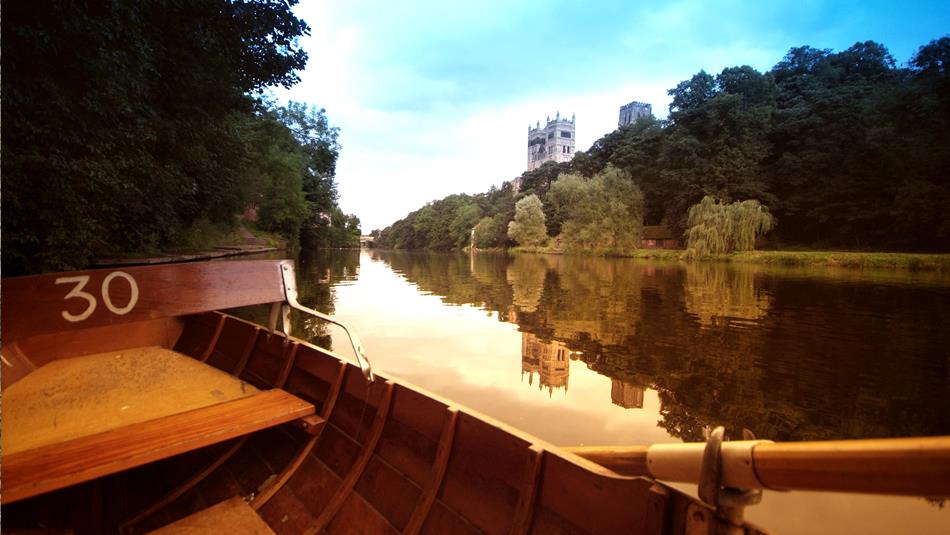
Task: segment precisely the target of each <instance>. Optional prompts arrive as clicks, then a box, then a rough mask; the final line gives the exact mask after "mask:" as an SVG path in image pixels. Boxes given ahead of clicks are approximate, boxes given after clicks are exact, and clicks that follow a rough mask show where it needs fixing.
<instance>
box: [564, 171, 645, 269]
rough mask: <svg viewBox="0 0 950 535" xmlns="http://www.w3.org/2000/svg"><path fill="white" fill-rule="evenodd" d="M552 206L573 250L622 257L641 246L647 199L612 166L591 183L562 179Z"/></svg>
mask: <svg viewBox="0 0 950 535" xmlns="http://www.w3.org/2000/svg"><path fill="white" fill-rule="evenodd" d="M548 202H549V204H550V205H551V206H552V208H551V212H552V213H553V214H554V216H555V217H557V218H558V222H557V224H558V225H559V226H560V227H561V232H560V236H561V239H562V241H563V242H564V243H565V245H566V246H567V248H568V249H569V250H570V249H590V250H595V251H601V252H612V253H622V252H627V251H631V250H633V249H636V248H637V247H638V246H639V243H640V234H641V229H642V227H643V225H642V224H641V221H642V220H643V195H642V194H641V193H640V190H639V188H637V185H636V184H634V183H633V181H631V180H630V177H629V176H628V175H627V174H626V173H625V172H623V171H620V170H619V169H617V168H615V167H613V166H612V165H608V166H607V167H606V168H605V169H604V170H603V171H601V172H600V173H597V174H596V175H594V177H593V178H591V179H590V180H584V179H583V178H581V177H580V176H578V175H570V174H566V175H561V176H560V178H558V179H557V181H556V182H555V183H554V184H553V185H552V186H551V192H550V194H548Z"/></svg>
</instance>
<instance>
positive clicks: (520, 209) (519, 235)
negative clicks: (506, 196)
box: [508, 195, 547, 245]
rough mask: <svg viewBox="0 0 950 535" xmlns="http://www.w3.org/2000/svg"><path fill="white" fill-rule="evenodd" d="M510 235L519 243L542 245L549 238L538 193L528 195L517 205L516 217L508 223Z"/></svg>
mask: <svg viewBox="0 0 950 535" xmlns="http://www.w3.org/2000/svg"><path fill="white" fill-rule="evenodd" d="M508 237H509V238H511V239H513V240H515V241H516V242H518V244H519V245H540V244H541V243H543V242H544V240H545V239H547V233H546V231H545V227H544V211H543V210H542V208H541V199H539V198H538V196H537V195H528V196H527V197H525V198H523V199H521V200H520V201H518V204H516V205H515V219H514V221H512V222H511V223H508Z"/></svg>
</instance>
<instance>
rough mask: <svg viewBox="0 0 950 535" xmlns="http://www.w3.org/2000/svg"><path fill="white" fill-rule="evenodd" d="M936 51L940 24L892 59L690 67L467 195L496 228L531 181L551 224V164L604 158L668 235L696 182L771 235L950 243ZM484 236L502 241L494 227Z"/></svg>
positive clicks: (587, 166)
mask: <svg viewBox="0 0 950 535" xmlns="http://www.w3.org/2000/svg"><path fill="white" fill-rule="evenodd" d="M947 65H950V37H942V38H940V39H937V40H934V41H932V42H930V43H928V44H926V45H924V46H922V47H920V49H919V50H918V51H917V53H916V54H914V56H913V57H912V58H910V60H909V62H908V63H907V64H906V65H903V66H899V65H898V64H897V62H896V61H895V60H894V58H893V57H892V56H891V55H890V53H889V52H888V51H887V49H886V48H885V47H884V46H882V45H881V44H878V43H875V42H872V41H867V42H861V43H856V44H855V45H854V46H852V47H850V48H848V49H847V50H844V51H841V52H832V51H830V50H823V49H815V48H812V47H808V46H803V47H796V48H792V49H791V50H789V52H788V54H786V55H785V57H784V58H783V59H782V60H781V61H780V62H778V63H777V64H776V65H775V66H774V67H773V68H772V69H771V70H770V71H768V72H764V73H762V72H758V71H756V70H755V69H753V68H751V67H748V66H738V67H730V68H727V69H724V70H723V71H722V72H720V73H719V74H716V75H713V74H709V73H706V72H704V71H700V72H699V73H697V74H696V75H694V76H692V77H691V78H690V79H689V80H685V81H683V82H681V83H680V84H678V85H677V86H676V87H675V88H673V89H671V90H670V95H671V96H672V97H673V99H672V104H671V106H670V114H669V119H668V120H667V121H657V120H655V119H652V118H648V119H641V120H640V121H638V122H637V123H635V124H632V125H629V126H626V127H624V128H622V129H619V130H616V131H613V132H611V133H609V134H607V135H605V136H604V137H602V138H600V139H599V140H597V141H596V142H594V144H593V145H592V146H591V148H590V149H589V150H587V151H580V152H577V153H576V155H575V156H574V159H573V160H572V161H571V162H568V163H560V164H557V163H551V162H549V163H546V164H544V165H542V166H541V167H539V168H538V169H535V170H533V171H528V172H526V173H524V174H522V175H521V177H520V178H519V179H518V181H517V182H518V183H519V184H520V190H519V191H518V193H517V195H516V196H509V197H507V198H502V197H500V196H498V195H497V193H498V192H501V191H503V190H504V188H503V189H499V190H495V192H494V194H492V193H489V194H486V195H482V196H475V197H474V199H475V201H474V202H475V204H477V205H478V206H479V207H480V208H481V210H482V213H481V216H482V217H483V218H484V217H489V218H492V223H491V224H489V223H487V222H485V223H484V224H485V228H486V229H487V228H489V227H490V228H499V227H500V228H503V227H504V226H505V225H507V223H508V222H509V221H511V218H512V217H513V215H514V213H513V210H511V206H512V205H513V203H514V202H516V201H517V200H518V198H520V196H524V195H529V194H535V195H537V196H538V197H539V198H540V199H541V201H542V203H543V206H544V211H545V217H546V224H547V230H548V235H549V236H557V235H559V234H561V232H562V230H563V229H562V225H563V224H564V221H565V217H564V214H562V213H558V210H559V207H560V206H563V205H564V203H562V202H560V201H557V200H556V198H555V199H552V198H551V193H552V192H553V191H554V188H553V185H554V184H555V182H556V181H557V180H558V177H559V176H561V175H563V174H571V175H574V176H575V177H577V180H579V181H584V180H590V179H592V178H593V177H594V176H595V175H597V174H598V173H601V172H603V171H604V170H605V169H607V167H608V165H612V166H613V167H615V168H616V169H617V170H619V171H622V172H625V173H627V174H628V175H629V176H630V177H631V178H632V181H633V183H634V184H635V185H636V186H637V188H638V190H639V191H640V192H641V193H642V196H643V208H642V217H643V220H642V222H643V224H647V225H656V224H661V223H662V224H666V225H667V226H669V227H670V228H671V229H672V230H673V231H674V232H675V233H676V234H679V235H684V233H685V231H686V229H687V227H688V225H687V223H688V221H687V219H688V212H689V209H690V207H691V206H693V205H695V204H697V203H699V202H700V201H701V200H702V199H703V198H704V197H705V196H707V195H708V196H712V197H715V198H717V199H720V200H721V201H722V202H724V203H727V204H728V203H732V202H735V201H741V200H755V201H758V202H759V203H760V204H761V205H763V206H765V207H768V210H769V212H770V213H771V214H773V215H774V216H775V218H776V220H778V221H780V222H781V225H780V226H778V227H776V229H775V230H774V231H773V232H772V233H771V234H770V238H769V239H770V242H771V243H772V244H774V245H775V246H788V245H791V246H797V247H815V248H831V247H834V248H850V249H887V250H920V251H950V217H947V215H946V213H945V211H946V209H945V208H946V206H948V205H950V181H948V180H947V173H948V172H950V69H948V67H947ZM555 197H556V196H555ZM552 201H553V202H552ZM438 202H440V201H436V203H433V204H437V203H438ZM496 203H497V204H496ZM407 219H415V215H414V214H410V216H408V217H407ZM404 221H405V220H404ZM395 226H396V225H394V226H393V228H395ZM481 229H482V225H480V226H479V236H481ZM389 230H390V229H387V230H385V231H383V233H382V234H383V236H386V235H387V233H388V232H389ZM486 232H487V231H486ZM485 241H486V242H488V241H489V240H488V239H487V238H486V240H485ZM387 243H389V244H390V245H396V244H395V242H393V241H392V240H390V241H388V242H387ZM412 243H413V244H412V245H411V247H418V248H424V247H433V246H435V244H434V243H433V242H431V241H427V240H425V239H424V238H423V239H419V240H417V241H414V242H412ZM492 243H493V245H494V246H505V245H506V244H505V239H504V238H503V237H501V238H499V239H496V240H494V241H493V242H492ZM398 246H402V247H408V246H409V245H407V243H402V244H401V245H398Z"/></svg>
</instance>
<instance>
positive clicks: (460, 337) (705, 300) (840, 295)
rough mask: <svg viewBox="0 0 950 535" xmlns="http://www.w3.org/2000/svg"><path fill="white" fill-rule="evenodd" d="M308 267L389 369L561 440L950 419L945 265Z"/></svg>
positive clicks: (778, 514)
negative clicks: (925, 269) (927, 269)
mask: <svg viewBox="0 0 950 535" xmlns="http://www.w3.org/2000/svg"><path fill="white" fill-rule="evenodd" d="M361 260H362V264H360V261H361ZM300 266H301V267H300V268H298V273H299V274H300V275H301V282H302V283H304V285H307V284H309V285H310V286H311V287H310V288H308V289H307V290H305V292H304V293H305V295H304V300H305V301H304V302H305V304H308V305H309V306H313V307H315V308H318V309H320V310H323V311H325V312H332V313H335V315H337V316H338V317H339V318H340V319H342V320H344V321H347V322H349V323H350V324H351V325H352V326H353V327H354V328H355V329H356V331H357V332H359V333H360V335H361V337H362V339H363V342H364V343H365V345H366V347H367V351H368V352H369V355H370V358H371V359H373V363H374V365H375V366H376V368H377V369H379V370H381V371H382V372H383V373H384V374H388V373H390V372H391V373H392V375H393V376H396V377H399V378H400V379H403V380H406V381H408V382H409V383H411V384H416V385H419V386H420V387H422V388H424V389H427V390H429V391H431V392H435V393H436V394H438V395H441V396H445V397H446V398H448V399H450V400H452V401H454V402H457V403H461V404H463V405H465V406H468V407H472V408H474V409H475V410H478V411H480V412H482V413H484V414H487V415H489V416H490V417H492V418H496V419H498V420H502V421H503V422H505V423H507V424H510V425H512V426H514V427H517V428H519V429H522V430H524V431H527V432H528V433H531V434H533V435H535V436H538V437H540V438H542V439H544V440H546V441H548V442H551V443H554V444H559V445H584V444H586V445H612V444H654V443H660V442H674V441H677V440H698V439H702V436H703V432H704V430H705V429H706V428H708V426H711V425H717V424H725V425H726V426H727V427H728V428H729V429H731V430H733V432H735V431H736V430H739V429H741V428H744V427H745V428H749V429H751V430H753V431H754V432H755V433H756V434H757V435H758V436H760V437H764V438H770V439H773V440H807V439H817V438H829V439H833V438H858V437H875V436H879V437H883V436H914V435H932V434H947V433H948V432H950V406H948V405H947V400H948V399H950V354H948V351H947V347H950V345H948V342H950V329H948V327H950V322H948V319H950V310H948V305H950V277H948V275H946V274H935V273H924V274H913V273H910V274H909V273H906V272H904V273H895V272H861V271H855V270H802V269H799V268H792V269H789V268H771V267H770V268H759V267H749V266H720V265H699V266H685V265H681V264H679V263H655V262H654V263H644V262H636V261H633V260H628V259H601V258H574V257H555V256H532V255H519V256H513V257H508V256H505V255H492V254H478V255H464V254H458V255H457V254H421V253H400V252H383V251H373V252H364V256H363V257H362V258H360V257H359V256H358V254H357V253H356V252H354V251H332V252H328V253H327V252H324V253H322V254H321V255H318V256H314V257H310V258H308V259H304V260H303V262H302V263H301V264H300ZM305 278H306V279H309V280H305ZM264 319H265V321H266V316H265V318H264ZM325 333H326V332H325V331H319V330H318V331H316V334H317V335H318V336H325V335H326V334H325ZM330 333H331V334H334V335H335V336H339V337H338V338H337V341H338V344H337V345H338V346H339V348H340V352H341V353H344V354H346V353H347V348H346V347H345V346H346V343H345V342H344V341H345V337H342V335H341V333H334V331H333V330H332V329H331V331H330ZM680 488H681V490H684V491H687V492H690V491H694V490H695V488H688V486H681V487H680ZM948 510H950V509H947V508H944V509H943V510H939V509H937V508H936V507H933V506H930V505H928V504H927V503H925V502H924V501H923V500H920V499H916V498H894V497H875V496H855V495H847V494H828V493H802V492H794V493H772V492H767V496H766V498H765V500H764V501H763V502H762V504H760V505H758V506H756V507H753V508H751V509H750V510H749V511H748V514H749V518H750V519H751V520H752V521H753V522H756V523H759V524H762V525H764V526H767V527H769V528H773V529H775V530H776V532H780V533H801V534H805V533H841V532H857V533H892V532H908V533H917V532H921V533H923V532H939V531H940V530H941V529H943V530H944V531H945V527H946V525H947V522H948V517H947V514H948V512H947V511H948ZM816 518H819V519H821V520H820V522H817V523H816V521H815V519H816Z"/></svg>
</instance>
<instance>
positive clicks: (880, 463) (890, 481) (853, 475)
mask: <svg viewBox="0 0 950 535" xmlns="http://www.w3.org/2000/svg"><path fill="white" fill-rule="evenodd" d="M704 447H705V444H702V443H692V444H657V445H654V446H605V447H598V446H594V447H569V448H564V449H566V450H567V451H569V452H571V453H574V454H576V455H579V456H581V457H584V458H586V459H588V460H591V461H593V462H595V463H597V464H600V465H602V466H604V467H605V468H608V469H610V470H613V471H615V472H617V473H619V474H623V475H628V476H646V477H652V478H654V479H660V480H664V481H673V482H680V483H698V482H699V480H700V466H701V464H702V457H703V449H704ZM722 473H723V478H722V481H723V484H724V485H725V486H729V487H736V488H746V489H754V488H766V489H776V490H820V491H838V492H861V493H873V494H900V495H908V496H928V497H941V496H950V436H942V437H923V438H889V439H870V440H833V441H825V442H784V443H776V442H769V441H762V440H743V441H733V442H723V443H722Z"/></svg>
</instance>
